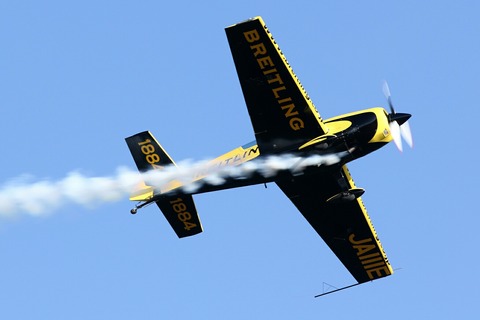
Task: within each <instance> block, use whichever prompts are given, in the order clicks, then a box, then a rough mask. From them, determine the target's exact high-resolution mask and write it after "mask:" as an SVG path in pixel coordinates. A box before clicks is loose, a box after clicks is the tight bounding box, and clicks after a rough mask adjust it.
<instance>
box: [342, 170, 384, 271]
mask: <svg viewBox="0 0 480 320" xmlns="http://www.w3.org/2000/svg"><path fill="white" fill-rule="evenodd" d="M342 169H343V173H344V175H345V177H346V178H347V180H348V182H349V184H350V188H356V186H355V182H353V179H352V176H351V175H350V171H348V168H347V166H346V165H344V166H343V168H342ZM354 201H357V202H358V205H359V207H360V209H361V210H362V212H363V215H364V217H365V221H366V222H367V224H368V226H369V227H370V231H371V232H372V235H373V238H367V239H356V238H355V235H354V234H351V235H350V237H349V242H350V243H351V244H352V245H354V246H355V245H373V246H375V250H374V252H368V251H370V250H368V251H366V250H364V249H365V248H354V249H356V250H357V255H358V254H359V253H360V255H359V259H360V260H368V259H373V258H375V257H376V256H380V257H381V258H382V260H381V261H382V263H381V265H378V262H376V261H372V262H373V263H371V264H364V265H363V267H364V269H365V272H366V273H367V275H368V277H369V278H370V279H372V280H373V279H376V278H380V277H384V276H388V275H391V274H393V269H392V266H391V265H390V262H389V261H388V258H387V254H386V253H385V250H384V249H383V247H382V244H381V243H380V240H379V238H378V235H377V232H376V231H375V228H374V227H373V224H372V220H371V219H370V216H369V215H368V213H367V209H366V208H365V205H364V204H363V201H362V199H361V198H357V199H355V200H354Z"/></svg>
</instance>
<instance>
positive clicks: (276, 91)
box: [272, 87, 291, 100]
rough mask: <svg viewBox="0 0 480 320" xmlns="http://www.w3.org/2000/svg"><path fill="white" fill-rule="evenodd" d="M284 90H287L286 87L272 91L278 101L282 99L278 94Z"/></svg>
mask: <svg viewBox="0 0 480 320" xmlns="http://www.w3.org/2000/svg"><path fill="white" fill-rule="evenodd" d="M283 90H286V88H285V87H278V88H274V89H272V91H273V95H274V96H275V98H277V99H278V98H280V95H279V94H278V92H280V91H283ZM290 100H291V99H290Z"/></svg>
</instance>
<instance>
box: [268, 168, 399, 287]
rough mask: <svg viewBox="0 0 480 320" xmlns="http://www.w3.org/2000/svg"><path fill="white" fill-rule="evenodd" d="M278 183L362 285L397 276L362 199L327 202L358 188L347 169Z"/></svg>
mask: <svg viewBox="0 0 480 320" xmlns="http://www.w3.org/2000/svg"><path fill="white" fill-rule="evenodd" d="M277 184H278V186H279V187H280V188H281V189H282V191H283V192H284V193H285V194H286V195H287V196H288V197H289V198H290V200H291V201H292V202H293V204H294V205H295V206H296V207H297V208H298V210H300V212H301V213H302V214H303V216H304V217H305V218H306V219H307V221H308V222H309V223H310V224H311V225H312V227H313V228H314V229H315V231H317V233H318V234H319V235H320V236H321V237H322V238H323V240H324V241H325V242H326V243H327V245H328V246H329V247H330V249H331V250H332V251H333V252H334V253H335V255H336V256H337V257H338V258H339V259H340V261H341V262H342V263H343V265H344V266H345V267H346V268H347V269H348V270H349V271H350V273H351V274H352V276H353V277H354V278H355V279H356V280H357V281H358V282H359V283H362V282H366V281H371V280H375V279H378V278H382V277H386V276H389V275H391V274H392V273H393V270H392V267H391V266H390V263H389V261H388V259H387V256H386V254H385V252H384V250H383V248H382V245H381V243H380V241H379V239H378V236H377V234H376V232H375V229H374V228H373V225H372V223H371V221H370V217H369V216H368V214H367V211H366V209H365V206H364V205H363V202H362V200H361V199H360V198H357V199H354V200H351V201H347V202H330V201H329V202H327V199H329V198H331V197H332V196H333V195H335V194H338V193H339V192H342V191H344V190H345V189H344V188H345V187H348V188H355V184H354V182H353V180H352V178H351V176H350V173H349V172H348V169H347V167H346V166H343V167H342V169H341V171H340V172H337V173H336V174H322V175H318V176H301V177H297V178H295V180H294V181H278V182H277Z"/></svg>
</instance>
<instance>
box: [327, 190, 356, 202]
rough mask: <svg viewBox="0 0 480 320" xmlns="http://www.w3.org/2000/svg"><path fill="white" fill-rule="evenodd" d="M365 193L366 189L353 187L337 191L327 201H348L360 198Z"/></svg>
mask: <svg viewBox="0 0 480 320" xmlns="http://www.w3.org/2000/svg"><path fill="white" fill-rule="evenodd" d="M364 193H365V189H362V188H352V189H349V190H347V191H342V192H340V193H337V194H336V195H334V196H333V197H330V198H328V199H327V203H338V202H348V201H353V200H355V199H357V198H360V197H361V196H362V194H364Z"/></svg>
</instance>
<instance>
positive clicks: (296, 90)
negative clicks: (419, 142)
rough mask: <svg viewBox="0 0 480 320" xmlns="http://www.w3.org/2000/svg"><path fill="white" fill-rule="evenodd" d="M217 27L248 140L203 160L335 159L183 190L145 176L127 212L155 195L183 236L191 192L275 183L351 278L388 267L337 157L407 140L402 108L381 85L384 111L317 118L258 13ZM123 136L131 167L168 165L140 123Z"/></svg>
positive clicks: (192, 219) (189, 222)
mask: <svg viewBox="0 0 480 320" xmlns="http://www.w3.org/2000/svg"><path fill="white" fill-rule="evenodd" d="M225 30H226V34H227V38H228V42H229V45H230V49H231V52H232V55H233V60H234V63H235V67H236V69H237V73H238V78H239V80H240V85H241V87H242V91H243V95H244V97H245V102H246V105H247V108H248V113H249V115H250V119H251V121H252V125H253V130H254V132H255V139H256V141H255V142H252V143H250V144H246V145H244V146H241V147H238V148H236V149H234V150H232V151H230V152H228V153H226V154H224V155H222V156H220V157H218V158H216V159H214V160H213V162H212V163H213V164H216V165H219V166H237V165H240V164H244V163H246V162H247V161H250V160H253V159H261V158H263V157H267V156H271V155H281V154H294V155H298V156H310V155H314V154H318V155H329V154H342V157H341V159H340V161H339V162H338V163H336V164H333V165H329V166H315V165H313V166H310V167H306V168H304V170H303V171H302V172H301V173H298V172H296V173H295V174H289V173H286V172H279V173H278V174H277V175H274V176H271V177H267V178H266V177H263V176H261V175H253V176H251V177H250V178H244V179H234V178H231V179H226V180H225V182H224V183H222V184H220V185H212V184H209V183H205V184H202V185H201V186H200V187H199V188H198V189H196V190H195V191H193V192H191V193H189V192H187V191H185V188H182V186H181V184H180V183H177V182H172V183H171V184H170V185H169V186H168V187H165V186H164V187H163V188H162V189H158V188H154V187H148V186H146V185H145V187H144V188H142V189H141V190H140V191H139V193H137V194H136V195H134V196H132V197H131V198H130V199H131V200H133V201H140V204H138V205H137V206H136V207H135V208H134V209H132V211H131V212H132V213H133V214H134V213H136V212H137V209H139V208H142V207H144V206H145V205H148V204H150V203H156V204H157V205H158V207H159V208H160V210H161V211H162V212H163V214H164V215H165V217H166V218H167V220H168V222H169V223H170V225H171V226H172V228H173V230H174V231H175V232H176V234H177V236H178V237H180V238H182V237H188V236H192V235H195V234H198V233H200V232H202V231H203V229H202V224H201V222H200V219H199V217H198V214H197V210H196V208H195V204H194V201H193V198H192V194H197V193H204V192H210V191H216V190H222V189H227V188H235V187H240V186H246V185H253V184H263V183H268V182H275V183H276V184H277V185H278V186H279V187H280V189H281V190H282V191H283V192H284V193H285V195H286V196H287V197H288V198H289V199H290V200H291V201H292V202H293V204H294V205H295V206H296V207H297V208H298V210H299V211H300V212H301V213H302V214H303V216H304V217H305V219H307V221H308V222H309V223H310V224H311V225H312V227H313V229H315V231H316V232H317V233H318V234H319V235H320V236H321V237H322V239H323V240H324V241H325V242H326V243H327V245H328V246H329V247H330V249H331V250H332V251H333V252H334V253H335V255H336V256H337V257H338V258H339V259H340V261H341V262H342V263H343V264H344V266H345V267H346V268H347V269H348V270H349V271H350V273H351V274H352V276H353V277H354V278H355V279H356V281H357V282H358V283H363V282H367V281H371V280H375V279H379V278H382V277H386V276H389V275H391V274H392V273H393V269H392V267H391V265H390V263H389V261H388V259H387V256H386V254H385V251H384V250H383V248H382V245H381V243H380V241H379V238H378V236H377V233H376V232H375V229H374V227H373V225H372V222H371V220H370V218H369V216H368V214H367V211H366V209H365V206H364V204H363V201H362V199H361V198H360V196H361V195H362V194H363V192H364V190H363V189H361V188H358V187H356V186H355V183H354V182H353V180H352V177H351V175H350V173H349V171H348V169H347V166H346V163H347V162H350V161H352V160H355V159H357V158H360V157H363V156H365V155H366V154H368V153H370V152H373V151H375V150H377V149H379V148H381V147H383V146H384V145H386V144H387V143H388V142H390V141H392V140H394V141H395V142H396V144H397V145H398V146H399V148H400V149H401V136H403V137H404V139H405V140H406V141H407V142H408V143H409V144H410V145H411V144H412V139H411V134H410V129H409V127H408V124H407V122H406V121H407V120H408V118H410V115H409V114H406V113H396V112H395V111H394V109H393V106H392V103H391V99H390V92H389V89H388V86H387V85H386V84H385V86H384V93H385V94H386V96H387V98H388V103H389V105H390V109H391V112H390V113H387V111H385V110H384V109H383V108H379V107H377V108H371V109H367V110H361V111H357V112H353V113H349V114H345V115H341V116H337V117H334V118H331V119H327V120H323V119H322V118H321V117H320V114H319V113H318V111H317V109H316V108H315V107H314V105H313V103H312V101H311V100H310V98H309V96H308V94H307V93H306V91H305V90H304V88H303V86H302V85H301V84H300V82H299V80H298V78H297V77H296V76H295V73H294V72H293V70H292V69H291V67H290V65H289V63H288V62H287V60H286V59H285V56H284V55H283V53H282V51H281V50H280V48H279V46H278V44H277V43H276V42H275V40H274V39H273V37H272V34H271V33H270V31H269V30H268V29H267V27H266V26H265V23H264V21H263V20H262V18H261V17H256V18H253V19H250V20H247V21H244V22H241V23H238V24H235V25H232V26H230V27H227V28H226V29H225ZM126 142H127V144H128V147H129V149H130V152H131V153H132V156H133V158H134V160H135V162H136V164H137V167H138V169H139V170H140V171H141V172H145V171H148V170H152V169H159V170H161V169H162V168H163V167H164V166H167V165H171V164H174V162H173V160H172V159H171V158H170V156H169V155H168V154H167V153H166V152H165V150H164V149H163V148H162V147H161V146H160V144H159V143H158V142H157V141H156V140H155V138H154V137H153V136H152V134H151V133H150V132H148V131H145V132H141V133H138V134H136V135H133V136H131V137H128V138H126ZM199 179H202V177H200V178H199ZM147 182H148V181H147Z"/></svg>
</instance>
